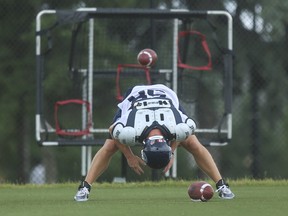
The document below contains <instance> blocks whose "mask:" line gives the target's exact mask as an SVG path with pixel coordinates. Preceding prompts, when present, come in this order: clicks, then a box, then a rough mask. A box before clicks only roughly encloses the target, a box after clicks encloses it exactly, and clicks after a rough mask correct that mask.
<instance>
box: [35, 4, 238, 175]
mask: <svg viewBox="0 0 288 216" xmlns="http://www.w3.org/2000/svg"><path fill="white" fill-rule="evenodd" d="M58 12H59V11H57V10H43V11H41V12H39V13H38V15H37V17H36V76H37V77H36V79H37V81H36V82H37V95H36V115H35V123H36V131H35V132H36V141H37V142H38V143H39V144H40V145H41V146H61V145H64V146H65V145H79V146H81V149H82V168H81V169H82V170H81V174H82V176H85V175H86V172H87V169H88V167H89V166H90V161H91V151H92V150H91V146H93V145H99V143H98V142H97V141H96V140H93V139H87V137H86V136H83V139H82V140H80V141H79V140H76V141H73V140H55V141H45V140H42V139H41V133H44V132H48V133H55V130H54V129H53V128H50V129H49V130H48V131H47V129H44V128H43V125H45V120H43V119H42V114H43V104H42V103H43V101H42V100H43V88H42V74H43V65H42V64H43V63H42V62H43V61H42V54H41V34H40V32H41V31H42V28H41V19H42V18H43V16H45V15H51V14H52V15H53V14H56V13H58ZM61 12H65V13H67V16H68V18H70V19H72V20H73V19H77V18H79V17H81V19H82V20H85V21H88V22H89V35H88V43H89V50H88V52H89V53H88V67H87V69H81V72H82V73H83V74H86V75H88V81H86V82H84V83H83V88H84V89H88V91H87V92H88V93H87V94H86V93H83V96H82V97H83V100H87V101H88V102H89V103H90V104H93V103H92V102H93V91H92V88H93V73H94V72H93V58H94V56H93V49H94V41H93V38H94V19H97V18H105V17H107V18H109V17H110V18H111V17H116V18H117V17H121V18H123V17H125V18H147V17H149V18H151V19H153V18H155V19H173V20H174V29H173V59H172V62H173V64H172V65H173V66H172V70H165V72H166V73H167V74H169V73H170V74H171V73H172V83H167V85H168V86H169V87H171V88H172V89H173V90H174V91H175V92H176V93H177V87H178V83H177V80H178V66H177V50H178V48H177V46H178V45H177V37H178V21H179V19H184V18H195V17H196V18H200V19H206V18H207V17H208V16H225V17H226V18H227V38H228V41H227V49H228V50H229V51H230V52H231V53H232V51H233V20H232V16H231V15H230V14H229V13H228V12H226V11H189V10H182V9H181V10H176V9H171V10H158V9H120V8H80V9H77V10H75V11H61ZM68 18H67V19H68ZM70 21H71V20H70ZM226 60H227V63H226V72H225V81H224V82H225V95H224V98H225V113H226V116H227V129H225V130H222V129H221V132H222V133H226V134H227V139H226V140H225V141H224V142H214V141H212V142H210V143H209V145H210V146H223V145H227V144H228V142H229V141H230V140H231V138H232V74H233V67H232V65H233V59H232V54H230V55H227V57H226ZM159 72H161V71H159ZM83 92H86V91H83ZM82 111H83V127H84V126H85V125H86V121H87V119H85V118H84V116H86V115H85V112H86V109H85V108H84V107H83V110H82ZM91 117H93V112H92V113H91ZM90 132H91V133H108V129H101V128H91V129H90ZM218 132H219V130H218V129H201V128H200V129H197V130H196V133H218ZM174 161H175V163H174V166H173V170H172V177H176V176H177V168H176V167H177V166H176V163H177V159H175V160H174Z"/></svg>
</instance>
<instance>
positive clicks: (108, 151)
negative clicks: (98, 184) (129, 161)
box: [74, 139, 118, 201]
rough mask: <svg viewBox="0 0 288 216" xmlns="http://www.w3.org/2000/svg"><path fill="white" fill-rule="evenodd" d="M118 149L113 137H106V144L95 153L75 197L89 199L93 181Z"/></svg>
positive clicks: (75, 198)
mask: <svg viewBox="0 0 288 216" xmlns="http://www.w3.org/2000/svg"><path fill="white" fill-rule="evenodd" d="M117 150H118V148H117V146H116V145H115V143H114V141H113V140H112V139H106V141H105V143H104V145H103V146H102V147H101V148H100V149H99V151H98V152H97V153H96V154H95V156H94V158H93V160H92V163H91V166H90V168H89V171H88V173H87V176H86V178H85V181H82V182H81V183H80V185H79V187H78V191H77V193H76V195H75V197H74V200H76V201H87V200H88V195H89V192H90V190H91V185H92V183H93V182H94V181H95V180H96V179H97V178H98V177H99V176H100V175H101V174H102V173H103V172H104V171H105V170H106V169H107V167H108V166H109V163H110V160H111V158H112V156H113V155H114V153H115V152H116V151H117Z"/></svg>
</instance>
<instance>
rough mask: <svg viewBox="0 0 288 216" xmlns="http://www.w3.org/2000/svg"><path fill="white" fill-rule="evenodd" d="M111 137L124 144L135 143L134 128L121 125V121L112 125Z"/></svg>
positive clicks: (130, 144) (131, 144)
mask: <svg viewBox="0 0 288 216" xmlns="http://www.w3.org/2000/svg"><path fill="white" fill-rule="evenodd" d="M112 137H113V138H114V139H116V140H119V142H120V143H122V144H124V145H129V146H133V145H135V144H136V130H135V129H134V128H133V127H123V125H122V124H121V123H118V124H116V125H115V126H114V128H113V131H112Z"/></svg>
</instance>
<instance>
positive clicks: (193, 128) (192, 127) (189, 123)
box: [186, 118, 196, 135]
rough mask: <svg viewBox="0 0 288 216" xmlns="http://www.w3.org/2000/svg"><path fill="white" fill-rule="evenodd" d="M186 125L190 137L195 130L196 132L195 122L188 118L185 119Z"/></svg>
mask: <svg viewBox="0 0 288 216" xmlns="http://www.w3.org/2000/svg"><path fill="white" fill-rule="evenodd" d="M186 124H187V125H188V126H189V128H190V134H191V135H192V134H194V133H195V130H196V124H195V122H194V121H193V120H192V119H190V118H188V119H186Z"/></svg>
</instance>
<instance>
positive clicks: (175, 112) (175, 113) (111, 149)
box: [74, 84, 234, 201]
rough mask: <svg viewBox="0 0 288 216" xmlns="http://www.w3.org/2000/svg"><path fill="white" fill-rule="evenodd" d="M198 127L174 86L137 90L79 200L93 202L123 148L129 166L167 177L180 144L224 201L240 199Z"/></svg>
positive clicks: (121, 105)
mask: <svg viewBox="0 0 288 216" xmlns="http://www.w3.org/2000/svg"><path fill="white" fill-rule="evenodd" d="M195 129H196V124H195V122H194V121H193V120H192V119H191V118H189V117H188V116H187V115H186V114H185V112H184V110H183V108H182V107H181V105H180V104H179V100H178V97H177V95H176V93H175V92H174V91H173V90H171V89H170V88H168V87H166V86H165V85H162V84H156V85H139V86H135V87H133V88H131V89H130V90H129V91H128V92H127V93H126V95H125V97H124V99H123V101H122V102H121V103H119V104H118V111H117V113H116V115H115V117H114V120H113V124H112V125H111V126H110V128H109V131H110V137H109V138H108V139H106V141H105V143H104V145H103V146H102V147H101V148H100V150H99V151H98V152H97V153H96V154H95V156H94V158H93V160H92V163H91V167H90V169H89V171H88V173H87V176H86V177H85V180H84V181H82V182H81V183H80V185H79V187H78V191H77V193H76V195H75V197H74V199H75V200H76V201H87V200H88V196H89V193H90V190H91V186H92V183H93V182H94V181H95V180H96V179H97V178H98V177H99V176H100V175H101V174H102V173H103V172H104V171H105V170H106V168H107V167H108V165H109V162H110V160H111V158H112V156H113V154H114V153H115V152H117V151H118V150H120V151H121V152H122V153H123V154H124V156H125V157H126V159H127V163H128V165H129V167H130V168H131V169H133V170H134V171H135V172H136V173H137V174H139V175H141V174H142V173H143V172H144V171H143V169H142V166H144V165H147V166H149V167H151V168H153V169H163V172H164V173H166V172H167V171H168V170H169V169H170V168H171V166H172V165H173V160H174V157H173V154H174V151H175V149H176V148H177V147H178V146H182V147H184V148H185V149H186V150H187V151H188V152H190V153H191V154H192V155H193V156H194V158H195V161H196V163H197V165H198V166H199V167H200V168H201V169H202V170H203V171H204V172H205V173H206V174H207V175H208V176H209V177H210V178H211V179H212V180H213V181H214V182H215V183H216V188H217V191H218V194H219V197H220V198H223V199H232V198H234V194H233V193H232V191H231V190H230V188H229V185H228V184H227V183H226V182H225V181H224V180H223V178H222V176H221V174H220V172H219V170H218V168H217V166H216V164H215V162H214V160H213V158H212V156H211V154H210V153H209V151H208V150H207V149H206V148H205V147H204V146H203V145H202V144H201V143H200V142H199V140H198V139H197V137H196V136H195V134H194V132H195ZM136 144H141V145H142V146H143V149H142V150H141V158H140V157H138V156H137V155H135V154H134V153H133V151H132V149H131V146H134V145H136Z"/></svg>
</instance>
